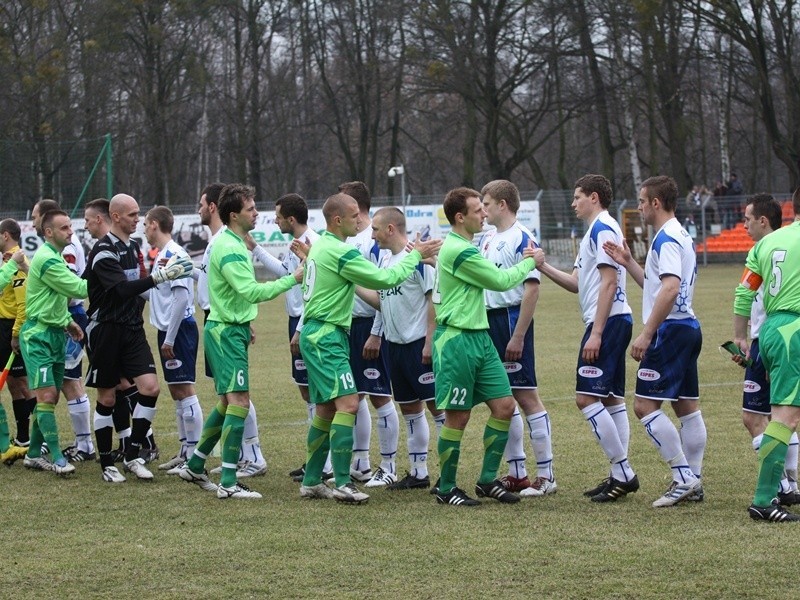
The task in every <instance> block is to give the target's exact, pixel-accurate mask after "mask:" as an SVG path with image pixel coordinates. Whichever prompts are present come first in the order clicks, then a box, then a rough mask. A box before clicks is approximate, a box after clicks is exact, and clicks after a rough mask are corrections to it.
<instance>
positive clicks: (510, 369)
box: [503, 362, 522, 373]
mask: <svg viewBox="0 0 800 600" xmlns="http://www.w3.org/2000/svg"><path fill="white" fill-rule="evenodd" d="M503 366H504V367H505V369H506V373H516V372H517V371H521V370H522V365H521V364H519V363H518V362H506V363H503Z"/></svg>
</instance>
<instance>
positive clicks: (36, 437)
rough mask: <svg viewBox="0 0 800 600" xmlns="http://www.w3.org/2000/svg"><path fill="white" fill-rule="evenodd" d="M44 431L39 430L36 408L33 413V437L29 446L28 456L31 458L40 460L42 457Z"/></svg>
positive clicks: (31, 436)
mask: <svg viewBox="0 0 800 600" xmlns="http://www.w3.org/2000/svg"><path fill="white" fill-rule="evenodd" d="M43 442H44V437H42V430H41V429H39V419H37V418H36V407H35V406H34V409H33V410H32V411H31V435H30V443H29V444H28V456H29V457H31V458H40V457H41V456H42V443H43Z"/></svg>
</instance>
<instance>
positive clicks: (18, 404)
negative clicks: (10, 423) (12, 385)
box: [11, 398, 36, 444]
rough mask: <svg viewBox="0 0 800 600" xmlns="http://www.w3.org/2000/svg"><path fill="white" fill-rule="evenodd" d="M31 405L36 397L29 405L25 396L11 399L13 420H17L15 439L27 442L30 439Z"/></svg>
mask: <svg viewBox="0 0 800 600" xmlns="http://www.w3.org/2000/svg"><path fill="white" fill-rule="evenodd" d="M31 406H36V399H35V398H34V400H33V405H31V403H30V400H28V399H27V398H18V399H16V400H12V401H11V407H12V408H13V409H14V420H15V421H16V422H17V441H18V442H20V443H22V444H27V443H28V442H29V441H30V431H31Z"/></svg>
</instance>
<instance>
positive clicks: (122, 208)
mask: <svg viewBox="0 0 800 600" xmlns="http://www.w3.org/2000/svg"><path fill="white" fill-rule="evenodd" d="M108 212H109V216H110V217H111V233H113V234H114V235H115V236H117V237H118V238H119V239H121V240H122V241H124V242H127V241H128V239H129V238H130V236H131V234H132V233H134V232H135V231H136V225H137V223H139V204H138V203H137V202H136V200H135V199H134V198H133V196H129V195H128V194H117V195H116V196H114V197H113V198H111V202H109V203H108Z"/></svg>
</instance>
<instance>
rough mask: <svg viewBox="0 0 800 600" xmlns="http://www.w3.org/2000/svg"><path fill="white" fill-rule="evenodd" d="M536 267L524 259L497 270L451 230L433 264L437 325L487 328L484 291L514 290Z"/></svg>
mask: <svg viewBox="0 0 800 600" xmlns="http://www.w3.org/2000/svg"><path fill="white" fill-rule="evenodd" d="M535 267H536V262H535V261H534V260H533V259H532V258H526V259H524V260H521V261H520V262H518V263H517V264H516V265H514V266H513V267H510V268H508V269H498V268H497V266H495V265H494V264H493V263H491V262H490V261H488V260H486V259H485V258H484V257H483V256H481V253H480V252H478V249H477V248H476V247H475V246H473V245H472V242H470V241H469V240H467V239H465V238H463V237H461V236H460V235H458V234H457V233H453V232H452V231H451V232H450V233H449V234H448V235H447V237H446V238H445V239H444V244H442V249H441V250H440V251H439V260H438V262H437V263H436V282H435V284H434V287H433V294H432V296H431V298H432V300H433V307H434V309H435V310H436V322H437V323H438V324H439V325H447V326H449V327H457V328H458V329H489V320H488V319H487V318H486V306H485V305H484V303H483V291H484V290H493V291H497V292H503V291H505V290H509V289H511V288H513V287H516V286H518V285H519V284H520V283H522V282H523V281H524V280H525V277H527V276H528V273H530V272H531V270H533V269H534V268H535Z"/></svg>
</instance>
